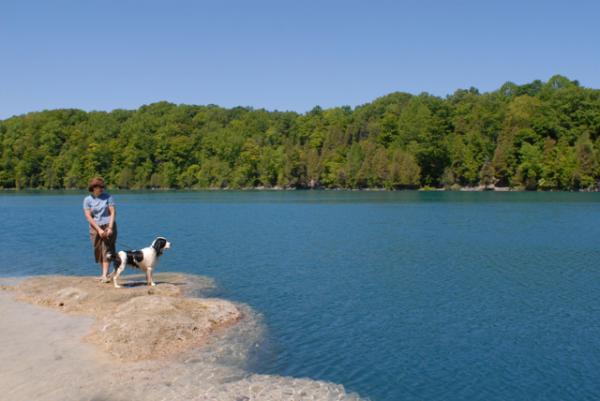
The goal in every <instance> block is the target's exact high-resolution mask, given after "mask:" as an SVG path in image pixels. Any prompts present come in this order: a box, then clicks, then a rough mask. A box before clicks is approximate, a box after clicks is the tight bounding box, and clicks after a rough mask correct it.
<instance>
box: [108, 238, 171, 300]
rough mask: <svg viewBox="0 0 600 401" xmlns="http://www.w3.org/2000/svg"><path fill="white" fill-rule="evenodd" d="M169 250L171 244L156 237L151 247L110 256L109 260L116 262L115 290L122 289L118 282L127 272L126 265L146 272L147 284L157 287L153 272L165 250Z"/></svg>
mask: <svg viewBox="0 0 600 401" xmlns="http://www.w3.org/2000/svg"><path fill="white" fill-rule="evenodd" d="M169 248H171V243H170V242H169V241H167V239H166V238H165V237H156V239H155V240H154V241H152V244H150V246H147V247H145V248H142V249H140V250H131V251H119V252H117V254H116V255H114V257H111V255H109V258H111V259H112V260H113V262H114V270H113V272H112V274H111V276H112V281H113V285H114V286H115V288H121V286H120V285H119V283H118V281H117V280H118V278H119V276H120V275H121V273H123V270H125V266H126V265H129V266H133V267H135V268H137V269H140V270H143V271H145V272H146V282H147V283H148V285H149V286H155V285H156V283H155V282H154V280H152V272H153V271H154V268H155V267H156V265H157V264H158V260H159V258H160V257H161V255H162V254H163V252H164V250H165V249H169Z"/></svg>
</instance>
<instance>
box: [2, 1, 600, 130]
mask: <svg viewBox="0 0 600 401" xmlns="http://www.w3.org/2000/svg"><path fill="white" fill-rule="evenodd" d="M599 17H600V2H595V1H585V2H584V1H577V0H572V1H562V2H558V1H529V2H528V1H525V0H521V1H513V0H505V1H485V0H479V1H427V0H425V1H400V0H399V1H383V0H370V1H353V0H346V1H327V0H321V1H286V0H281V1H226V0H225V1H216V0H215V1H211V2H204V1H178V0H172V1H127V0H121V1H108V0H107V1H92V0H72V1H61V0H55V1H28V0H19V1H15V0H2V1H1V2H0V118H6V117H9V116H11V115H14V114H22V113H26V112H29V111H38V110H43V109H52V108H61V107H74V108H81V109H84V110H112V109H115V108H128V109H133V108H137V107H139V106H141V105H142V104H147V103H151V102H155V101H159V100H167V101H170V102H174V103H187V104H209V103H212V104H218V105H221V106H224V107H233V106H238V105H241V106H252V107H255V108H266V109H269V110H274V109H277V110H295V111H298V112H305V111H307V110H310V109H311V108H312V107H313V106H315V105H320V106H321V107H324V108H326V107H333V106H342V105H350V106H356V105H358V104H363V103H366V102H370V101H372V100H373V99H375V98H377V97H379V96H382V95H385V94H387V93H390V92H394V91H404V92H410V93H420V92H429V93H432V94H434V95H439V96H446V95H447V94H450V93H452V92H454V91H455V90H456V89H458V88H468V87H471V86H474V87H477V88H479V89H480V90H481V91H490V90H495V89H497V88H498V87H499V86H500V85H502V84H503V83H504V82H506V81H513V82H516V83H526V82H530V81H532V80H534V79H542V80H547V79H548V78H549V77H551V76H552V75H554V74H562V75H566V76H568V77H569V78H571V79H578V80H579V81H580V83H581V84H582V85H584V86H587V87H594V88H600V74H599V72H600V24H598V22H597V21H598V18H599Z"/></svg>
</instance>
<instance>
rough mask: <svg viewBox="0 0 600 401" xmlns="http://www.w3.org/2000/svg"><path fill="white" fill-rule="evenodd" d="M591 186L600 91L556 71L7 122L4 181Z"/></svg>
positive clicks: (66, 112) (2, 124) (598, 153)
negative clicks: (318, 102) (362, 99)
mask: <svg viewBox="0 0 600 401" xmlns="http://www.w3.org/2000/svg"><path fill="white" fill-rule="evenodd" d="M97 175H99V176H102V177H104V178H105V180H106V182H107V184H108V185H109V187H112V188H123V189H145V188H165V189H167V188H169V189H171V188H181V189H202V188H258V187H264V188H297V189H304V188H348V189H366V188H382V189H416V188H426V189H427V188H447V189H459V188H464V187H479V188H488V189H489V188H512V189H520V190H597V189H598V187H599V185H600V90H598V89H591V88H585V87H583V86H581V85H580V84H579V82H578V81H575V80H570V79H568V78H566V77H563V76H560V75H556V76H553V77H552V78H550V79H549V80H548V81H547V82H543V81H540V80H535V81H533V82H531V83H528V84H524V85H516V84H514V83H511V82H507V83H505V84H504V85H502V87H500V88H499V89H498V90H496V91H493V92H486V93H480V92H479V91H478V90H477V89H476V88H470V89H466V90H465V89H461V90H457V91H456V92H454V93H453V94H451V95H448V96H446V97H445V98H443V97H438V96H433V95H430V94H427V93H422V94H419V95H413V94H408V93H401V92H395V93H391V94H389V95H386V96H383V97H380V98H378V99H375V100H374V101H372V102H370V103H366V104H364V105H360V106H357V107H354V108H352V107H349V106H342V107H335V108H328V109H323V108H321V107H319V106H316V107H314V108H313V109H312V110H310V111H309V112H306V113H304V114H300V113H297V112H292V111H267V110H264V109H254V108H251V107H235V108H223V107H219V106H216V105H206V106H196V105H176V104H172V103H168V102H158V103H153V104H149V105H144V106H142V107H140V108H139V109H137V110H122V109H117V110H113V111H110V112H106V111H90V112H86V111H82V110H77V109H58V110H45V111H41V112H31V113H28V114H24V115H19V116H13V117H11V118H7V119H4V120H1V121H0V188H4V189H30V188H37V189H71V188H85V187H86V186H87V182H88V180H89V179H90V178H91V177H93V176H97Z"/></svg>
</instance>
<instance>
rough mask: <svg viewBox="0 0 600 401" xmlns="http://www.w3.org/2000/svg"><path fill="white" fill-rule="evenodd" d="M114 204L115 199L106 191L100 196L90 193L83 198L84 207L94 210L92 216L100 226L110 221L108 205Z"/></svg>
mask: <svg viewBox="0 0 600 401" xmlns="http://www.w3.org/2000/svg"><path fill="white" fill-rule="evenodd" d="M114 205H115V202H114V201H113V198H112V196H110V194H107V193H106V192H103V193H102V194H100V196H98V197H95V196H93V195H88V196H86V197H85V199H84V200H83V208H84V209H88V210H90V211H91V212H92V217H93V218H94V221H95V222H96V224H98V225H99V226H102V225H104V224H108V223H109V222H110V211H109V210H108V207H109V206H114Z"/></svg>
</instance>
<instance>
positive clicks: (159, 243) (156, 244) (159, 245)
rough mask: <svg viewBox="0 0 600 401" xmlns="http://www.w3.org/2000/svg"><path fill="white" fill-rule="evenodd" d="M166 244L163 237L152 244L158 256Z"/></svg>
mask: <svg viewBox="0 0 600 401" xmlns="http://www.w3.org/2000/svg"><path fill="white" fill-rule="evenodd" d="M166 244H167V240H166V239H165V238H164V237H158V238H156V239H155V240H154V242H153V243H152V247H153V248H154V249H155V250H156V252H157V253H158V254H159V255H161V254H162V251H163V249H164V248H165V245H166Z"/></svg>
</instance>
